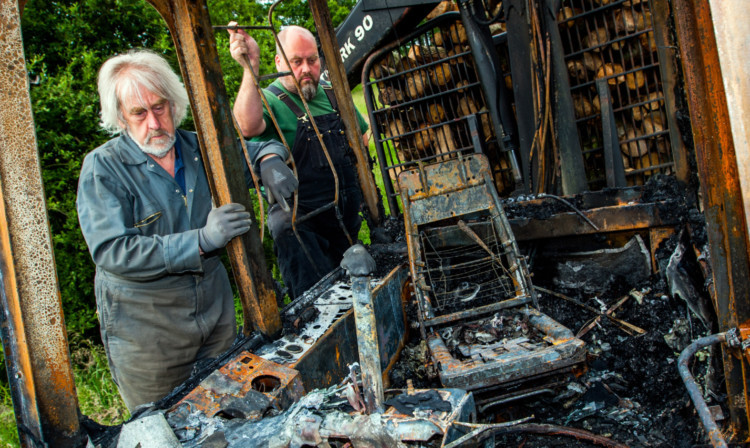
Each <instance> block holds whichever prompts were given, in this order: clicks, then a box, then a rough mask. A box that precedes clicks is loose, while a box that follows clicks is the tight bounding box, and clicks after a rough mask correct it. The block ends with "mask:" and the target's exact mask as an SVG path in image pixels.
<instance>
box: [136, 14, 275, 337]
mask: <svg viewBox="0 0 750 448" xmlns="http://www.w3.org/2000/svg"><path fill="white" fill-rule="evenodd" d="M149 2H150V3H151V4H152V5H154V7H155V8H156V10H157V11H159V14H161V16H162V17H163V18H164V20H165V21H166V22H167V26H168V27H169V30H170V32H171V34H172V39H173V40H174V44H175V50H176V52H177V56H178V58H179V61H180V67H181V68H182V77H183V80H184V82H185V87H186V88H187V91H188V95H189V97H190V103H191V105H192V110H193V119H194V120H195V127H196V129H197V131H198V140H199V141H200V146H201V153H202V154H203V160H204V162H205V165H206V170H207V172H208V180H209V185H210V186H211V193H212V195H213V199H214V202H215V203H216V205H217V206H218V205H221V204H227V203H229V202H237V203H240V204H243V205H245V207H246V208H247V209H248V211H250V213H253V207H252V205H251V203H250V194H249V193H248V188H247V185H246V184H245V179H244V175H243V171H242V165H243V164H244V163H245V162H244V161H243V159H242V155H241V152H240V148H239V142H238V140H237V138H238V135H237V133H236V132H235V129H234V125H233V120H232V114H231V111H230V108H229V101H228V99H227V93H226V88H225V87H224V79H223V77H222V72H221V67H220V65H219V56H218V54H217V52H216V40H215V38H214V34H213V29H212V28H211V22H210V18H209V15H208V7H207V5H206V2H205V0H196V1H189V0H149ZM227 250H228V252H229V259H230V261H231V263H232V271H233V273H234V278H235V281H236V283H237V286H238V289H239V293H240V299H241V301H242V310H243V315H244V318H245V326H244V330H245V334H246V335H247V334H249V333H250V328H249V326H250V324H252V326H253V327H254V328H255V329H256V330H258V331H260V332H261V333H263V334H265V335H268V336H273V335H276V334H277V333H279V332H280V331H281V318H280V317H279V309H278V306H277V305H276V296H275V293H274V289H273V280H272V279H271V274H270V272H269V270H268V267H267V266H266V258H265V254H264V252H263V244H262V242H261V240H260V229H259V227H258V224H257V221H256V220H255V217H254V216H253V225H252V228H251V229H250V231H249V232H247V233H245V234H244V235H242V236H241V237H238V238H235V239H234V240H232V241H231V242H230V243H229V245H228V246H227Z"/></svg>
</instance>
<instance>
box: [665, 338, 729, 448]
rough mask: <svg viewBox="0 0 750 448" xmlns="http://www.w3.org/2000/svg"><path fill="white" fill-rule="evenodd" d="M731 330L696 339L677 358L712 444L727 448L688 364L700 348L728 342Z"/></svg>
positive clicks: (678, 366) (681, 373)
mask: <svg viewBox="0 0 750 448" xmlns="http://www.w3.org/2000/svg"><path fill="white" fill-rule="evenodd" d="M730 332H733V330H730V331H729V332H725V333H717V334H713V335H710V336H704V337H702V338H700V339H696V340H695V341H693V342H692V343H691V344H690V345H688V346H687V347H686V348H685V350H683V351H682V353H680V357H679V358H678V359H677V369H678V370H679V372H680V376H681V377H682V381H683V382H684V383H685V387H686V388H687V391H688V394H689V395H690V399H691V400H692V401H693V404H694V405H695V409H696V410H697V411H698V416H699V417H700V419H701V421H702V422H703V427H704V428H705V430H706V432H707V433H708V438H709V440H710V442H711V445H713V446H714V447H717V448H726V447H727V446H728V445H727V442H726V440H724V437H723V436H722V435H721V430H720V429H719V427H718V425H717V424H716V422H715V421H714V418H713V416H712V415H711V411H709V409H708V405H707V404H706V400H704V399H703V394H702V393H701V391H700V389H699V388H698V383H696V381H695V378H693V374H692V373H690V367H689V366H688V364H689V363H690V360H691V359H692V358H693V355H695V353H696V352H698V350H701V349H702V348H705V347H708V346H710V345H714V344H718V343H720V342H726V341H727V334H729V333H730ZM734 334H735V333H731V335H734ZM730 345H731V344H730Z"/></svg>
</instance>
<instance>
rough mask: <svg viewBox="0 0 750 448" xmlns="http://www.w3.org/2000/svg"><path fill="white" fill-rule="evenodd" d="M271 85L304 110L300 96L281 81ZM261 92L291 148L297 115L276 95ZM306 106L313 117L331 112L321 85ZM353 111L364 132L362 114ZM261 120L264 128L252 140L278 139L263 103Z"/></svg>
mask: <svg viewBox="0 0 750 448" xmlns="http://www.w3.org/2000/svg"><path fill="white" fill-rule="evenodd" d="M271 85H274V86H276V87H278V88H279V89H280V90H281V91H282V92H284V93H286V94H287V95H289V97H290V98H291V99H292V101H294V103H295V104H297V106H299V108H300V109H302V110H305V108H304V106H303V105H302V100H301V99H300V97H299V96H298V95H296V94H293V93H289V91H288V90H287V89H285V88H284V86H283V85H282V84H281V81H279V80H278V79H277V80H276V81H274V82H273V83H272V84H271ZM263 93H264V95H265V97H266V100H267V101H268V106H269V107H270V108H271V110H272V111H273V114H274V116H275V117H276V120H277V121H278V123H279V127H280V128H281V132H283V133H284V138H285V139H286V142H287V144H288V145H289V147H290V148H291V147H292V146H293V145H294V138H295V137H296V134H297V116H296V115H294V112H292V111H291V109H289V107H287V105H286V104H284V102H283V101H281V100H280V99H279V98H278V97H277V96H276V95H274V94H273V93H271V92H269V91H268V90H263ZM307 107H309V108H310V113H311V114H312V116H313V117H317V116H319V115H326V114H330V113H332V112H333V108H332V107H331V103H330V102H329V101H328V96H327V95H326V94H325V92H324V91H323V87H321V86H320V85H318V93H317V95H315V98H313V100H312V101H308V103H307ZM354 111H355V112H356V115H357V121H358V122H359V129H360V131H361V132H362V133H363V134H364V133H365V132H366V131H367V130H368V129H369V126H368V125H367V122H366V121H365V119H364V118H363V117H362V114H360V113H359V111H358V110H357V109H356V108H355V109H354ZM263 120H265V122H266V130H265V131H264V132H263V133H262V134H261V135H259V136H257V137H255V138H254V139H253V140H255V141H267V140H271V139H277V140H278V139H279V136H278V134H277V132H276V127H275V126H274V124H273V121H272V120H271V116H270V114H269V113H268V110H267V109H266V107H265V105H263Z"/></svg>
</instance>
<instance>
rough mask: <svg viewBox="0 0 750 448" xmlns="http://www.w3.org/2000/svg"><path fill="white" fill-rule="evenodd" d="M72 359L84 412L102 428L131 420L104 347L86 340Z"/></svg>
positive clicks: (76, 350)
mask: <svg viewBox="0 0 750 448" xmlns="http://www.w3.org/2000/svg"><path fill="white" fill-rule="evenodd" d="M71 360H72V363H73V375H74V376H75V383H76V392H77V394H78V406H79V408H80V409H81V413H83V414H84V415H87V416H88V417H89V418H90V419H92V420H94V421H96V422H98V423H101V424H102V425H116V424H118V423H122V422H124V421H126V420H127V419H129V418H130V412H128V409H127V408H126V407H125V403H124V402H123V401H122V398H121V397H120V394H119V392H118V391H117V385H115V383H114V381H112V376H111V375H110V373H109V366H108V365H107V356H106V355H105V354H104V347H102V346H101V345H98V344H94V343H93V342H92V341H90V340H85V341H83V342H81V343H79V346H78V348H77V349H75V350H74V351H73V352H72V353H71Z"/></svg>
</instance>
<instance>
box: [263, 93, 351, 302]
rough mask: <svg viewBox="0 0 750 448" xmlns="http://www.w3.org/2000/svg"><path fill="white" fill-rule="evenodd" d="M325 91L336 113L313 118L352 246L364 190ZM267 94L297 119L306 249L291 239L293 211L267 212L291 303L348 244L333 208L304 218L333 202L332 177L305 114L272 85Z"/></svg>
mask: <svg viewBox="0 0 750 448" xmlns="http://www.w3.org/2000/svg"><path fill="white" fill-rule="evenodd" d="M323 89H324V91H325V93H326V95H327V96H328V100H329V101H330V103H331V106H332V108H333V110H334V112H333V113H330V114H326V115H320V116H317V117H315V123H316V124H317V126H318V130H319V131H320V133H321V135H322V136H323V141H324V142H325V145H326V148H327V149H328V153H329V155H330V156H331V160H332V161H333V164H334V167H335V168H336V173H337V176H338V180H339V207H338V208H339V211H340V212H341V217H342V221H343V223H344V226H345V227H346V229H347V231H348V232H349V236H350V237H351V238H352V242H356V241H357V234H358V233H359V228H360V225H361V224H362V219H361V217H360V216H359V212H360V210H361V208H362V192H361V190H360V188H359V181H358V179H357V171H356V166H355V164H354V154H353V152H352V149H351V148H350V147H349V143H348V141H347V139H346V134H345V131H344V126H343V123H342V122H341V116H340V115H339V113H338V107H337V103H336V98H335V96H334V94H333V89H332V88H331V87H329V86H324V87H323ZM268 90H269V91H270V92H271V93H273V94H274V95H276V96H277V97H278V98H279V99H280V100H281V101H283V102H284V104H286V105H287V107H289V109H291V110H292V112H294V114H295V115H296V116H297V136H296V137H295V139H294V144H293V145H292V156H293V157H294V162H295V165H296V167H297V175H298V177H299V179H298V180H299V190H298V201H299V203H298V208H297V222H296V227H297V232H298V234H299V236H300V239H301V240H302V242H303V243H304V246H305V247H304V248H303V247H302V246H301V245H300V242H299V240H297V237H296V236H295V235H294V231H293V230H292V214H291V212H285V211H284V210H283V209H282V208H281V207H280V206H279V205H278V204H274V205H273V206H272V207H271V209H270V210H269V212H268V229H269V231H270V232H271V237H272V238H273V241H274V250H275V252H276V257H277V259H278V265H279V270H280V271H281V276H282V278H283V279H284V283H285V284H286V286H287V287H288V288H289V295H290V296H291V297H292V299H294V298H296V297H299V296H300V295H301V294H302V293H303V292H305V291H306V290H307V289H309V288H310V287H311V286H313V285H314V284H315V283H317V282H318V280H320V279H321V278H322V277H323V276H324V275H326V274H328V273H329V272H331V271H332V270H334V269H335V268H336V267H337V266H338V264H339V263H340V262H341V258H342V256H343V254H344V251H346V249H348V248H349V246H350V244H349V240H348V239H347V238H346V235H345V234H344V231H343V230H342V229H341V225H340V224H339V221H338V219H337V218H336V213H335V209H334V208H333V207H331V208H329V209H328V210H326V211H324V212H323V213H320V214H317V215H315V216H313V217H310V218H308V219H304V218H303V217H304V216H305V215H307V214H308V213H310V212H311V211H313V210H316V209H318V208H320V207H322V206H324V205H326V204H330V203H331V202H332V201H333V199H334V192H335V183H334V179H333V173H332V172H331V167H330V165H329V164H328V161H327V159H326V157H325V154H324V153H323V149H322V148H321V147H320V142H319V141H318V137H317V136H316V135H315V130H314V129H313V127H312V124H311V123H310V120H309V119H308V118H307V116H306V114H305V112H304V111H303V110H302V109H301V108H300V107H299V106H297V105H296V104H295V103H294V102H293V101H292V99H291V98H289V96H288V95H287V94H285V93H284V92H282V91H281V90H280V89H279V88H277V87H276V86H270V87H269V88H268ZM305 250H307V253H306V252H305ZM308 254H309V257H308ZM310 258H312V262H311V260H310Z"/></svg>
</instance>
